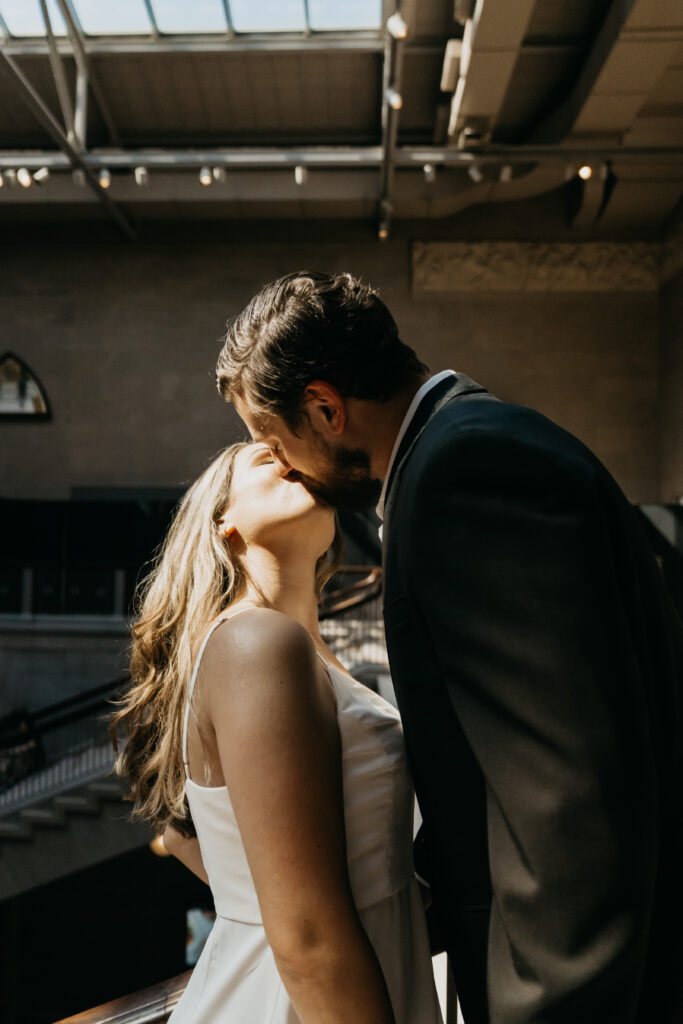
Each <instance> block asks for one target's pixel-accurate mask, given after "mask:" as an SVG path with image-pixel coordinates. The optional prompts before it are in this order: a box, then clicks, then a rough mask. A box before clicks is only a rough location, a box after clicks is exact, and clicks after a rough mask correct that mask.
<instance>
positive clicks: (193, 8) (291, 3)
mask: <svg viewBox="0 0 683 1024" xmlns="http://www.w3.org/2000/svg"><path fill="white" fill-rule="evenodd" d="M229 6H230V10H231V14H232V22H233V26H234V28H235V30H236V31H237V32H303V31H304V29H305V18H304V4H303V0H257V2H254V0H231V2H230V5H229ZM308 6H309V14H310V20H311V28H313V29H314V30H318V31H334V30H341V31H343V30H345V29H347V30H353V29H370V30H371V29H377V28H379V26H380V24H381V17H382V4H381V0H345V2H344V3H339V0H309V5H308ZM74 8H75V10H76V13H77V15H78V17H79V19H80V22H81V25H82V26H83V30H84V32H85V33H86V34H88V35H149V34H150V32H151V24H150V20H149V16H148V14H147V10H146V8H145V4H144V3H143V0H105V2H103V0H74ZM152 8H153V10H154V14H155V17H156V20H157V25H158V27H159V30H160V31H161V32H165V33H166V32H167V33H170V34H173V33H174V32H176V33H181V32H182V33H192V32H206V33H212V32H220V33H223V32H225V31H226V29H227V23H226V20H225V10H224V8H223V3H222V0H193V2H192V3H191V4H190V3H188V2H187V0H152ZM48 11H49V14H50V20H51V23H52V27H53V30H54V32H55V33H56V34H57V35H65V34H66V29H65V26H64V20H63V18H62V16H61V13H60V11H59V8H58V6H57V3H56V0H48ZM0 14H1V15H2V17H3V18H4V20H5V23H6V24H7V28H8V29H9V31H10V32H11V33H12V35H17V36H42V35H45V26H44V23H43V18H42V14H41V10H40V3H39V0H0Z"/></svg>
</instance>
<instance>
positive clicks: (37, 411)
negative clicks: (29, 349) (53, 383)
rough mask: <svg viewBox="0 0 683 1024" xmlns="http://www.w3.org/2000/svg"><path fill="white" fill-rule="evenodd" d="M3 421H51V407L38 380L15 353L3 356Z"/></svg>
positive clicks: (0, 389) (0, 382)
mask: <svg viewBox="0 0 683 1024" xmlns="http://www.w3.org/2000/svg"><path fill="white" fill-rule="evenodd" d="M0 418H2V419H12V420H36V419H39V420H48V419H49V418H50V404H49V402H48V400H47V395H46V394H45V392H44V391H43V388H42V387H41V385H40V382H39V381H38V378H37V377H36V375H35V374H34V373H33V372H32V371H31V370H30V369H29V367H28V366H27V365H26V363H25V362H24V361H23V359H19V357H18V356H15V355H14V354H13V353H12V352H5V354H4V355H3V356H0Z"/></svg>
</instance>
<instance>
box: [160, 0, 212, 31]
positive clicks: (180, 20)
mask: <svg viewBox="0 0 683 1024" xmlns="http://www.w3.org/2000/svg"><path fill="white" fill-rule="evenodd" d="M152 10H153V11H154V17H155V18H156V21H157V25H158V27H159V31H160V32H169V33H170V32H225V31H226V30H227V27H228V23H227V21H226V19H225V8H224V7H223V2H222V0H193V2H192V3H188V0H154V3H153V4H152Z"/></svg>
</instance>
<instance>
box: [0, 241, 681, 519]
mask: <svg viewBox="0 0 683 1024" xmlns="http://www.w3.org/2000/svg"><path fill="white" fill-rule="evenodd" d="M297 267H309V268H320V269H331V270H339V269H350V270H352V271H354V272H355V273H358V274H361V275H362V276H363V277H364V278H366V279H367V280H369V281H371V282H372V283H374V284H376V285H378V286H379V287H380V288H381V290H382V294H383V296H384V298H385V300H386V301H387V302H388V304H389V305H390V307H391V308H392V310H393V312H394V314H395V316H396V319H397V321H398V323H399V327H400V329H401V333H402V336H403V337H404V338H405V340H406V341H408V342H409V343H411V344H412V345H414V346H415V348H416V349H417V350H418V352H419V354H420V356H421V357H422V358H423V359H424V360H425V361H426V362H427V363H428V364H429V365H430V366H431V367H432V368H433V369H434V370H437V369H440V368H442V367H445V366H453V367H455V368H456V369H461V370H464V371H465V372H467V373H469V374H470V375H471V376H473V377H475V378H476V379H479V380H480V381H481V382H482V383H483V384H485V385H486V386H487V387H488V388H489V389H490V390H492V391H493V392H494V393H496V394H498V395H499V396H500V397H503V398H506V399H511V400H513V401H518V402H522V403H525V404H528V405H532V406H535V407H536V408H538V409H540V410H541V411H542V412H544V413H546V414H548V415H549V416H551V417H552V418H553V419H555V420H557V422H559V423H560V424H562V425H563V426H565V427H567V428H568V429H569V430H571V431H573V432H575V433H576V434H578V435H579V436H580V437H581V438H582V440H584V441H586V442H587V443H588V445H589V446H591V447H592V448H593V449H594V450H595V451H596V452H597V454H598V455H599V456H600V457H601V458H602V459H603V460H604V461H605V462H606V464H607V465H608V467H609V468H610V469H611V470H612V471H613V472H614V474H615V475H616V477H617V479H618V480H619V482H620V483H621V485H622V487H624V489H625V490H626V492H627V494H628V496H629V497H630V498H631V499H632V500H634V501H647V500H649V501H657V500H659V497H660V482H659V455H658V440H657V434H658V379H659V369H660V368H659V357H658V321H657V315H658V314H657V296H656V292H655V291H649V292H648V291H642V292H633V293H630V292H628V291H622V292H619V293H610V292H601V293H597V294H580V293H578V294H577V293H571V294H542V293H537V294H533V295H530V294H527V295H521V296H516V295H515V294H509V293H508V294H507V295H497V296H494V297H483V296H481V295H467V294H461V295H446V296H438V295H437V296H428V297H425V296H424V295H417V294H416V295H415V296H414V295H413V291H412V282H411V248H410V243H409V242H404V241H396V242H391V243H388V244H386V245H383V246H382V245H379V244H377V243H367V244H366V243H353V244H341V243H325V242H323V241H321V242H317V243H311V242H306V243H303V242H298V243H295V244H284V243H264V244H254V243H252V244H245V243H243V242H239V244H238V243H236V244H234V245H231V244H230V243H229V242H226V243H225V244H209V243H206V244H188V245H180V244H178V245H167V246H164V245H161V244H155V245H137V246H134V245H124V244H121V245H115V246H106V245H103V244H98V245H78V246H76V245H73V246H66V245H51V246H49V247H48V246H46V247H36V246H28V245H27V246H26V247H22V246H19V247H17V248H15V249H14V251H13V254H12V260H11V261H6V263H5V265H4V267H3V275H2V280H1V281H0V303H1V308H2V311H3V349H9V350H12V351H14V352H15V353H16V354H18V355H19V356H21V357H22V358H23V359H24V360H25V361H26V362H27V363H28V365H29V366H30V367H31V368H32V369H33V370H34V372H35V373H36V374H37V376H38V377H39V379H40V380H41V382H42V383H43V385H44V387H45V389H46V391H47V393H48V396H49V399H50V402H51V404H52V409H53V420H52V421H51V422H49V423H35V424H23V423H22V424H15V423H8V424H6V425H3V435H4V442H3V445H2V447H1V448H0V495H2V496H5V497H23V498H26V497H42V498H45V499H48V498H67V497H69V495H70V493H71V490H72V488H79V487H88V488H93V487H103V488H112V487H122V488H123V487H125V488H131V487H140V488H145V489H147V488H150V487H175V486H178V485H182V484H184V483H185V482H187V481H189V480H190V479H192V478H193V477H194V476H195V475H196V474H197V473H198V472H199V471H200V470H201V468H202V466H203V465H204V463H205V461H206V460H207V459H208V458H209V457H210V456H211V455H212V454H213V453H214V452H215V451H216V450H217V449H218V448H219V447H221V446H223V445H224V444H226V443H229V442H230V441H232V440H234V439H235V438H236V437H239V436H241V427H240V425H239V424H238V421H237V420H236V417H235V415H234V413H233V412H232V410H231V409H230V408H228V407H226V406H225V405H224V404H223V403H222V402H221V400H220V398H219V397H218V395H217V393H216V391H215V388H214V384H213V370H214V365H215V359H216V355H217V352H218V350H219V347H220V337H221V334H222V333H223V331H224V327H225V321H226V319H227V318H228V317H229V316H230V315H233V314H235V313H236V312H238V311H239V309H240V308H241V307H242V306H243V304H244V303H245V302H246V301H247V300H248V299H249V298H250V297H251V295H252V294H253V292H254V291H255V290H256V289H257V288H258V286H259V285H260V284H261V283H263V282H265V281H268V280H270V279H272V278H274V277H276V276H278V275H280V274H282V273H284V272H286V271H289V270H292V269H295V268H297ZM663 379H665V380H667V375H666V373H665V374H664V375H663ZM679 380H680V378H679ZM667 386H668V387H669V391H670V392H671V394H670V398H669V399H668V402H669V406H670V408H673V407H674V406H675V404H676V391H678V392H680V388H679V387H678V385H676V384H674V383H673V382H672V381H669V383H668V384H667ZM678 422H679V429H680V420H679V421H678ZM669 461H670V460H669ZM670 475H671V470H669V478H670ZM669 486H670V484H669ZM679 491H683V485H681V486H680V487H679Z"/></svg>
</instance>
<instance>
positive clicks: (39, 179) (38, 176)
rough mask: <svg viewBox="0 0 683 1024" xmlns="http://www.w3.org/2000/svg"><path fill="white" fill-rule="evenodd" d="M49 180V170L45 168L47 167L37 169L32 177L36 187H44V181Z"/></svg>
mask: <svg viewBox="0 0 683 1024" xmlns="http://www.w3.org/2000/svg"><path fill="white" fill-rule="evenodd" d="M49 178H50V171H49V168H47V167H41V168H39V170H37V171H36V173H35V174H34V175H33V180H34V181H35V182H36V183H37V184H38V185H44V184H45V182H46V181H49Z"/></svg>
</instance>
